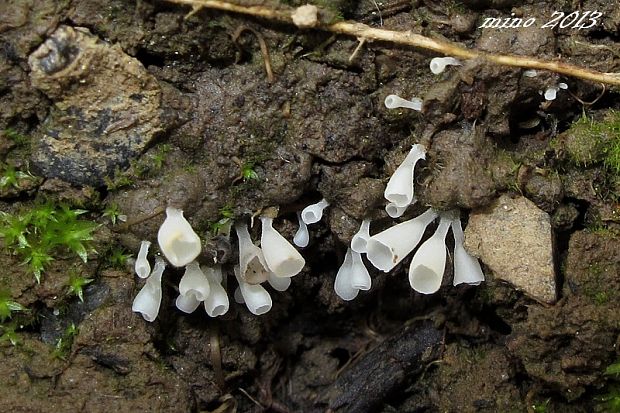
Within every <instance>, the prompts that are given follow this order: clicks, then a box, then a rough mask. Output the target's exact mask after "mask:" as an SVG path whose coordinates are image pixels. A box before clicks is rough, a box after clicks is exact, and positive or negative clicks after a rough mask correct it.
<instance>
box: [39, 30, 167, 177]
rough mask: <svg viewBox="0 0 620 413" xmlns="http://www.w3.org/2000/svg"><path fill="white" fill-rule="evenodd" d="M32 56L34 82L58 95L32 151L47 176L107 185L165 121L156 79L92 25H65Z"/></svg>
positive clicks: (161, 128)
mask: <svg viewBox="0 0 620 413" xmlns="http://www.w3.org/2000/svg"><path fill="white" fill-rule="evenodd" d="M28 63H29V65H30V68H31V70H32V72H31V75H30V78H31V81H32V84H33V86H35V87H36V88H37V89H39V90H41V91H42V92H44V93H45V94H46V95H47V96H48V97H49V98H50V99H52V101H54V106H53V108H52V110H51V111H50V114H49V115H48V117H47V119H46V120H45V122H43V124H42V125H41V127H40V128H39V129H38V130H37V131H36V133H35V140H34V141H35V142H37V145H36V148H35V149H34V151H33V163H34V165H35V166H36V167H37V168H38V169H39V170H40V171H41V172H42V174H43V175H44V176H46V177H48V178H60V179H62V180H65V181H67V182H71V183H73V184H79V185H103V183H104V178H105V177H106V176H110V175H112V174H113V173H114V172H115V170H116V169H118V168H124V167H126V166H127V165H128V164H129V160H130V159H132V158H134V157H136V156H138V155H139V154H140V153H141V152H142V151H143V150H144V148H145V147H146V146H147V145H148V143H149V142H151V140H152V139H153V138H154V136H155V134H157V133H158V132H160V131H162V130H163V128H164V127H163V124H162V121H161V109H160V104H161V89H160V87H159V85H158V83H157V81H156V80H155V78H154V77H153V76H152V75H150V74H149V73H148V72H147V71H146V69H145V68H144V66H142V64H141V63H140V62H139V61H138V60H136V59H134V58H132V57H130V56H128V55H126V54H125V53H124V52H123V51H122V50H121V48H120V47H118V46H111V45H110V44H108V43H105V42H102V41H101V40H99V39H98V38H97V37H96V36H93V35H92V34H90V32H89V31H88V30H87V29H83V28H75V29H74V28H72V27H68V26H61V27H59V28H58V29H57V30H56V31H55V32H54V33H53V34H52V35H51V36H50V38H49V39H48V40H46V41H45V43H43V44H42V45H41V46H40V47H39V48H38V49H37V50H35V51H34V52H33V53H32V54H31V55H30V57H29V59H28Z"/></svg>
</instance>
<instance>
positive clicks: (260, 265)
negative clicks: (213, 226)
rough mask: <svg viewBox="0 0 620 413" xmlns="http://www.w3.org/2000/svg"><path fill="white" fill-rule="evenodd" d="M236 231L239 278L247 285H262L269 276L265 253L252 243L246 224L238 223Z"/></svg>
mask: <svg viewBox="0 0 620 413" xmlns="http://www.w3.org/2000/svg"><path fill="white" fill-rule="evenodd" d="M235 231H237V238H238V239H239V276H240V277H241V278H242V279H243V280H244V281H245V282H247V283H250V284H260V283H262V282H263V281H265V280H267V276H268V275H269V269H268V268H267V263H266V262H265V258H264V256H263V251H262V250H261V249H260V248H259V247H257V246H256V245H254V243H253V242H252V239H251V238H250V232H249V231H248V227H247V226H246V224H245V223H241V222H238V223H237V224H236V225H235Z"/></svg>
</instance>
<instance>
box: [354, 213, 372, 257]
mask: <svg viewBox="0 0 620 413" xmlns="http://www.w3.org/2000/svg"><path fill="white" fill-rule="evenodd" d="M369 238H370V219H368V218H366V219H365V220H363V221H362V225H360V229H359V231H357V232H356V233H355V235H353V238H352V239H351V249H352V250H353V251H355V252H357V253H360V254H364V253H366V243H368V239H369Z"/></svg>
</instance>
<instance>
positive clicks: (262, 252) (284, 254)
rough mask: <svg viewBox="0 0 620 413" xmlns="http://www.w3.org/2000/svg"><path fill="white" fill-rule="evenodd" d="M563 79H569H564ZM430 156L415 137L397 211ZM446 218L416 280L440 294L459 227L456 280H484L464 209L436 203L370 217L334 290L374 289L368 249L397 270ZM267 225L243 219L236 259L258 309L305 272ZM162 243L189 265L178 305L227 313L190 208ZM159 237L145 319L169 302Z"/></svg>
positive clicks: (416, 262)
mask: <svg viewBox="0 0 620 413" xmlns="http://www.w3.org/2000/svg"><path fill="white" fill-rule="evenodd" d="M448 65H460V62H458V61H457V60H456V59H454V58H436V59H433V61H431V65H430V67H431V70H432V71H433V73H441V72H442V71H443V70H444V69H445V67H446V66H448ZM560 87H561V86H560ZM422 105H423V102H422V100H420V99H417V98H414V99H412V100H411V101H409V100H406V99H403V98H401V97H399V96H396V95H389V96H388V97H386V99H385V106H386V107H387V108H388V109H395V108H400V107H404V108H408V109H413V110H417V111H420V110H422ZM425 158H426V148H425V147H424V146H423V145H419V144H416V145H413V147H412V148H411V150H410V152H409V154H408V155H407V157H406V158H405V160H404V161H403V162H402V163H401V164H400V166H399V167H398V168H397V169H396V171H395V172H394V174H393V175H392V176H391V177H390V180H389V181H388V184H387V186H386V189H385V193H384V196H385V199H386V200H387V205H386V207H385V209H386V212H387V214H388V215H389V216H390V217H392V218H399V217H401V216H402V215H403V214H404V212H405V211H406V210H407V208H408V207H409V206H411V205H413V204H415V202H416V198H415V196H414V170H415V166H416V164H417V163H418V161H420V160H422V159H425ZM328 206H329V203H328V202H327V201H326V200H325V199H323V200H321V201H320V202H318V203H316V204H312V205H309V206H307V207H306V208H304V209H303V210H302V211H301V212H300V213H299V214H298V221H299V229H298V231H297V233H296V234H295V236H294V238H293V242H294V243H295V245H296V246H298V247H300V248H304V247H306V246H307V245H308V244H309V242H310V233H309V230H308V225H311V224H314V223H317V222H319V221H320V220H321V218H322V216H323V211H324V209H325V208H326V207H328ZM437 219H439V223H438V225H437V228H436V230H435V232H434V234H433V235H432V236H431V237H430V238H428V239H427V240H426V241H424V242H423V243H422V244H421V245H420V246H419V248H418V249H417V251H416V252H415V254H414V256H413V258H412V260H411V264H410V265H409V283H410V285H411V288H413V289H414V290H415V291H417V292H419V293H422V294H433V293H435V292H437V291H438V290H439V288H440V287H441V285H442V279H443V274H444V271H445V266H446V255H447V247H446V236H447V234H448V231H449V230H450V229H452V234H453V237H454V279H453V285H458V284H462V283H465V284H472V285H478V284H480V283H481V282H482V281H484V274H483V272H482V269H481V268H480V264H479V263H478V260H477V259H476V258H474V257H472V256H471V255H469V254H468V253H467V252H466V251H465V249H464V247H463V230H462V228H461V220H460V216H459V212H458V211H457V210H454V211H447V212H439V211H436V210H434V209H432V208H429V209H428V210H426V212H424V213H422V214H421V215H419V216H417V217H415V218H412V219H410V220H407V221H404V222H400V223H398V224H396V225H394V226H392V227H390V228H387V229H385V230H383V231H381V232H379V233H377V234H374V235H372V236H371V235H370V220H369V219H365V220H363V221H362V224H361V227H360V229H359V231H358V232H357V233H356V234H355V235H354V236H353V238H352V240H351V245H350V247H349V248H348V250H347V252H346V254H345V258H344V263H343V264H342V266H341V267H340V269H339V270H338V273H337V274H336V279H335V281H334V290H335V292H336V294H337V295H338V296H339V297H340V298H342V299H343V300H346V301H349V300H352V299H354V298H355V297H357V295H358V293H359V291H360V290H362V291H367V290H369V289H370V287H371V284H372V280H371V277H370V274H369V272H368V270H367V268H366V266H365V264H364V261H363V259H362V255H363V254H366V258H367V259H368V261H370V263H371V264H372V265H373V266H375V267H376V268H377V269H379V270H381V271H383V272H389V271H391V270H392V269H393V268H394V267H396V265H398V264H399V263H400V262H401V261H403V259H405V257H407V256H408V255H409V254H410V253H411V252H412V251H414V250H415V249H416V247H417V246H418V244H419V243H420V241H421V240H422V237H423V236H424V233H425V231H426V228H427V227H428V226H429V225H430V224H431V223H432V222H433V221H435V220H437ZM260 221H261V225H262V232H261V237H260V246H258V245H257V244H255V243H254V241H252V239H251V237H250V233H249V230H248V227H247V224H246V223H244V222H237V223H236V225H235V232H236V233H237V239H238V246H239V265H236V266H235V267H234V274H235V277H236V279H237V283H238V287H237V289H236V291H235V293H234V298H235V300H236V301H237V302H238V303H245V305H246V306H247V308H248V310H249V311H250V312H251V313H252V314H255V315H261V314H265V313H267V312H268V311H269V310H270V309H271V306H272V300H271V295H270V294H269V292H268V291H267V290H266V289H265V287H263V285H262V284H263V283H265V282H267V283H268V284H269V285H271V287H272V288H273V289H274V290H276V291H285V290H286V289H287V288H288V287H289V286H290V285H291V278H292V277H293V276H295V275H297V274H299V273H300V272H301V270H302V269H303V267H304V265H305V260H304V258H303V257H302V256H301V254H300V253H299V252H298V251H297V249H296V248H295V247H294V246H293V245H291V244H290V243H289V242H288V241H287V240H286V239H285V238H284V237H283V236H282V235H281V234H280V233H278V232H277V231H276V230H275V229H274V228H273V225H272V224H273V218H271V217H269V216H261V217H260ZM157 241H158V244H159V249H160V251H161V253H162V254H163V256H164V257H165V258H166V260H167V261H168V262H169V263H170V264H171V265H172V266H174V267H177V268H178V267H185V273H184V275H183V277H182V278H181V281H180V282H179V288H178V290H179V295H178V297H177V299H176V307H177V308H178V309H179V310H181V311H183V312H185V313H192V312H194V311H195V310H196V309H197V308H198V307H199V306H200V304H201V303H202V304H203V306H204V309H205V312H206V313H207V314H208V315H209V316H210V317H217V316H220V315H223V314H225V313H226V312H227V311H228V308H229V299H228V294H227V292H226V290H225V289H224V286H223V285H222V284H223V279H224V277H223V275H222V268H221V266H219V265H217V266H214V267H208V266H200V265H199V264H198V262H197V261H196V259H197V257H198V255H199V254H200V252H201V242H200V237H199V236H198V235H197V234H196V233H195V232H194V230H193V229H192V227H191V225H190V224H189V222H187V220H186V219H185V217H184V216H183V211H180V210H178V209H176V208H172V207H168V208H167V209H166V219H165V221H164V223H163V224H162V226H161V227H160V228H159V232H158V234H157ZM150 245H151V243H150V242H149V241H142V244H141V246H140V251H139V252H138V256H137V259H136V262H135V272H136V274H137V275H138V277H140V278H146V282H145V284H144V286H143V287H142V289H141V290H140V292H139V293H138V295H137V296H136V297H135V299H134V302H133V306H132V309H133V311H135V312H139V313H141V314H142V316H143V317H144V319H145V320H147V321H154V320H155V319H156V318H157V315H158V313H159V307H160V305H161V298H162V287H161V280H162V275H163V272H164V269H165V267H166V261H165V260H164V259H163V258H162V257H160V256H156V257H155V264H154V266H153V269H152V270H151V266H150V263H149V261H148V257H147V255H148V250H149V247H150Z"/></svg>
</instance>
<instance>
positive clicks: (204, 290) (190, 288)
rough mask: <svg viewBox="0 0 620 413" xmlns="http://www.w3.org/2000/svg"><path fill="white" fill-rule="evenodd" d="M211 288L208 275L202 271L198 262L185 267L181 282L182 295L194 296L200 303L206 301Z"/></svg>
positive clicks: (180, 290) (180, 291)
mask: <svg viewBox="0 0 620 413" xmlns="http://www.w3.org/2000/svg"><path fill="white" fill-rule="evenodd" d="M210 292H211V287H210V286H209V280H207V277H206V275H205V274H204V273H203V272H202V270H201V269H200V266H199V265H198V263H197V262H196V261H192V262H190V263H189V264H187V266H186V267H185V274H183V277H181V281H180V282H179V293H180V294H181V295H187V294H193V295H195V296H196V299H197V300H198V301H204V300H205V299H206V298H207V296H208V295H209V293H210Z"/></svg>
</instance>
